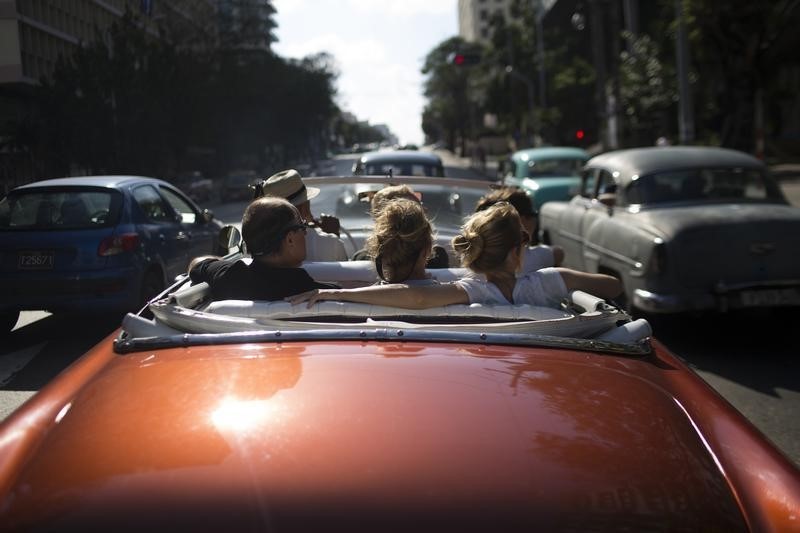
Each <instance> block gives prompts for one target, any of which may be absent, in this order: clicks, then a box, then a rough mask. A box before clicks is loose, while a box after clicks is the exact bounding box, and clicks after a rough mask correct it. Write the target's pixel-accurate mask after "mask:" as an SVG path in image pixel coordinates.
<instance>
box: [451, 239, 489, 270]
mask: <svg viewBox="0 0 800 533" xmlns="http://www.w3.org/2000/svg"><path fill="white" fill-rule="evenodd" d="M484 245H485V242H484V240H483V236H482V235H481V234H480V233H477V232H474V231H468V232H465V233H462V234H461V235H456V236H455V237H453V249H454V250H455V251H456V253H458V254H459V255H460V256H461V259H462V261H461V262H462V263H463V264H464V266H466V267H469V266H470V265H471V264H472V263H473V262H474V261H475V260H476V259H477V258H478V257H480V255H481V253H483V248H484Z"/></svg>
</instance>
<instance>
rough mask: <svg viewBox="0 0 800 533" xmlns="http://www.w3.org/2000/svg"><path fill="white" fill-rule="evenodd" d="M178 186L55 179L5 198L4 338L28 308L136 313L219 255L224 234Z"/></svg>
mask: <svg viewBox="0 0 800 533" xmlns="http://www.w3.org/2000/svg"><path fill="white" fill-rule="evenodd" d="M221 226H222V225H221V224H220V222H219V221H218V220H216V219H214V216H213V214H212V213H211V212H210V211H208V210H204V209H201V208H199V207H198V206H197V205H196V204H195V203H194V202H193V201H192V200H190V199H189V198H188V197H186V196H185V195H184V194H183V193H182V192H181V191H180V190H179V189H177V188H175V187H173V186H172V185H170V184H169V183H167V182H165V181H162V180H159V179H155V178H148V177H141V176H89V177H73V178H60V179H51V180H46V181H39V182H35V183H30V184H27V185H23V186H21V187H17V188H15V189H12V190H11V191H10V192H9V194H8V196H6V197H5V198H4V199H3V200H2V201H0V293H2V294H3V298H2V300H1V301H0V334H2V333H6V332H8V331H10V330H11V329H12V328H13V327H14V325H15V324H16V322H17V319H18V317H19V312H20V311H23V310H47V311H51V312H59V311H76V310H79V311H80V312H84V313H85V312H105V311H109V310H113V311H129V310H135V309H138V308H140V307H141V306H142V305H144V303H145V302H147V300H148V299H149V298H150V297H152V296H154V295H156V294H157V293H158V292H160V291H161V290H162V289H163V288H164V287H165V286H166V284H167V283H168V282H171V281H172V280H173V279H174V278H175V277H176V276H177V275H179V274H181V273H183V272H185V270H186V265H187V264H188V262H189V260H190V259H191V258H192V257H195V256H198V255H205V254H209V253H216V252H218V250H217V236H218V234H219V230H220V228H221Z"/></svg>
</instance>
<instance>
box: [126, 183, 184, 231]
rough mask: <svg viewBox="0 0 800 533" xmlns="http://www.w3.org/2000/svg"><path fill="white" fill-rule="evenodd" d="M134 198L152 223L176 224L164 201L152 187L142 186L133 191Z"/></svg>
mask: <svg viewBox="0 0 800 533" xmlns="http://www.w3.org/2000/svg"><path fill="white" fill-rule="evenodd" d="M133 198H134V199H135V200H136V203H137V204H138V205H139V209H141V210H142V213H143V214H144V216H145V218H146V219H147V220H149V221H150V222H174V219H173V218H172V214H171V213H170V210H169V208H168V207H167V204H166V203H165V202H164V199H163V198H161V196H160V195H159V194H158V191H156V190H155V188H154V187H153V186H152V185H142V186H141V187H136V188H135V189H134V190H133Z"/></svg>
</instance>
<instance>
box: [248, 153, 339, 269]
mask: <svg viewBox="0 0 800 533" xmlns="http://www.w3.org/2000/svg"><path fill="white" fill-rule="evenodd" d="M318 194H319V189H317V188H316V187H306V186H305V184H304V183H303V180H302V179H301V178H300V173H299V172H297V171H296V170H294V169H289V170H283V171H281V172H278V173H277V174H273V175H272V176H270V177H269V178H267V179H265V180H263V181H261V182H260V183H258V184H256V194H255V196H256V198H258V197H259V196H277V197H280V198H285V199H286V200H288V201H289V202H291V203H292V204H293V205H294V206H295V207H297V210H298V211H300V215H301V216H302V217H303V219H304V220H305V221H306V222H309V223H311V224H310V227H309V231H308V234H307V235H306V260H307V261H347V259H348V257H347V251H346V250H345V247H344V243H342V241H341V240H340V239H339V237H338V236H337V235H335V234H334V233H330V232H326V231H324V230H323V228H321V227H320V224H319V223H317V222H316V221H315V219H314V216H313V215H312V214H311V201H310V200H311V199H312V198H314V197H316V196H317V195H318ZM333 220H334V221H335V222H336V224H335V225H336V226H338V220H336V219H335V218H334V219H333Z"/></svg>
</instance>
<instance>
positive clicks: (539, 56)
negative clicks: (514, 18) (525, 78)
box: [533, 0, 547, 109]
mask: <svg viewBox="0 0 800 533" xmlns="http://www.w3.org/2000/svg"><path fill="white" fill-rule="evenodd" d="M533 1H534V10H535V16H536V63H537V67H538V70H539V108H540V109H544V108H546V107H547V94H546V93H547V91H546V86H545V85H546V83H545V79H546V74H547V72H546V70H545V66H544V25H543V24H542V19H544V6H542V0H533Z"/></svg>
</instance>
